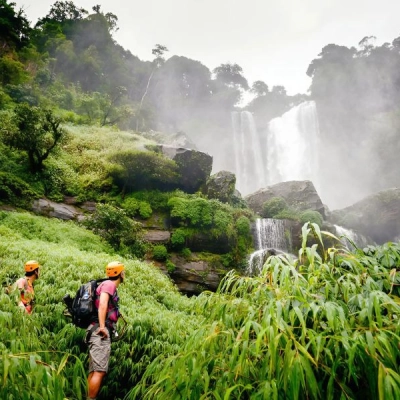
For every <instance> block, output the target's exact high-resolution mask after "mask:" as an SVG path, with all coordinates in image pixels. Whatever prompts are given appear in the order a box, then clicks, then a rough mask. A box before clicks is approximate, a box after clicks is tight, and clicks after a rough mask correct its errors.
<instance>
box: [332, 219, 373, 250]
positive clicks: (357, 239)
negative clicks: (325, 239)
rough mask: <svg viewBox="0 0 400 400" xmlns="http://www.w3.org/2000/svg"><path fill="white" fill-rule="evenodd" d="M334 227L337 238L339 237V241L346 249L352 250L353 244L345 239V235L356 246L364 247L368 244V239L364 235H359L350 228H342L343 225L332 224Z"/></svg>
mask: <svg viewBox="0 0 400 400" xmlns="http://www.w3.org/2000/svg"><path fill="white" fill-rule="evenodd" d="M334 227H335V229H336V235H337V236H338V237H339V238H340V237H341V239H340V241H341V242H342V244H343V246H345V247H346V248H347V249H348V250H351V251H352V250H354V246H353V245H352V244H351V243H350V242H349V241H348V240H347V239H346V237H348V238H349V239H350V240H351V241H353V242H354V244H355V245H356V246H358V247H364V246H367V245H368V240H367V239H366V238H365V237H364V236H362V235H359V234H358V233H356V232H354V231H352V230H350V229H346V228H343V226H339V225H334Z"/></svg>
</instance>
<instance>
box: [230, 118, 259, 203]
mask: <svg viewBox="0 0 400 400" xmlns="http://www.w3.org/2000/svg"><path fill="white" fill-rule="evenodd" d="M232 130H233V148H234V158H235V175H236V188H237V189H238V190H239V192H240V193H241V194H242V195H247V194H250V193H252V192H255V191H256V190H258V189H260V188H262V187H265V186H266V183H267V181H266V175H265V174H266V163H265V162H264V160H263V153H262V147H261V144H260V136H259V134H258V132H257V129H256V125H255V123H254V118H253V114H252V113H250V112H249V111H241V112H233V113H232Z"/></svg>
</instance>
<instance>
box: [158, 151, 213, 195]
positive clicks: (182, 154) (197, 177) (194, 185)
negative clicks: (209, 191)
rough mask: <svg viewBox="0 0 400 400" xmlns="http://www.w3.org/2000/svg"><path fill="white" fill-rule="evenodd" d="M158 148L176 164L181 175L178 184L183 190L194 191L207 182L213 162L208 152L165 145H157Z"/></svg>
mask: <svg viewBox="0 0 400 400" xmlns="http://www.w3.org/2000/svg"><path fill="white" fill-rule="evenodd" d="M158 148H159V149H160V150H161V152H162V153H163V154H164V155H165V156H166V157H168V158H170V159H171V160H174V161H175V162H176V164H177V165H178V172H179V174H180V175H181V179H180V182H179V186H180V188H181V189H182V190H183V191H185V192H187V193H195V192H197V191H198V190H199V189H200V188H201V187H202V185H204V184H205V183H206V182H207V179H208V178H209V176H210V173H211V170H212V163H213V158H212V157H211V156H210V155H209V154H206V153H203V152H201V151H197V150H190V149H186V148H183V147H173V146H167V145H158Z"/></svg>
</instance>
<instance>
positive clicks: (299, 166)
mask: <svg viewBox="0 0 400 400" xmlns="http://www.w3.org/2000/svg"><path fill="white" fill-rule="evenodd" d="M266 153H267V171H268V172H267V176H268V180H267V182H268V185H272V184H275V183H279V182H286V181H292V180H310V181H312V182H313V184H314V186H315V187H316V189H317V191H318V187H319V186H320V185H319V182H320V178H319V176H318V172H319V168H318V167H319V153H320V146H319V127H318V117H317V111H316V107H315V102H313V101H308V102H304V103H301V104H299V105H298V106H296V107H293V108H292V109H291V110H289V111H288V112H287V113H285V114H283V115H282V116H281V117H280V118H274V119H273V120H271V121H270V123H269V125H268V132H267V148H266Z"/></svg>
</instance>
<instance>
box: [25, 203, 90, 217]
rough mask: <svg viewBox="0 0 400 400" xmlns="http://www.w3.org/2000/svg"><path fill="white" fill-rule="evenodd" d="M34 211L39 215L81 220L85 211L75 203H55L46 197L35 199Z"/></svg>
mask: <svg viewBox="0 0 400 400" xmlns="http://www.w3.org/2000/svg"><path fill="white" fill-rule="evenodd" d="M32 211H33V212H35V213H36V214H39V215H44V216H46V217H53V218H58V219H63V220H70V219H72V220H79V219H81V218H82V217H83V213H82V212H81V211H79V210H78V209H77V208H76V207H75V206H73V205H70V204H63V203H55V202H54V201H50V200H46V199H39V200H34V201H33V204H32Z"/></svg>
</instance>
